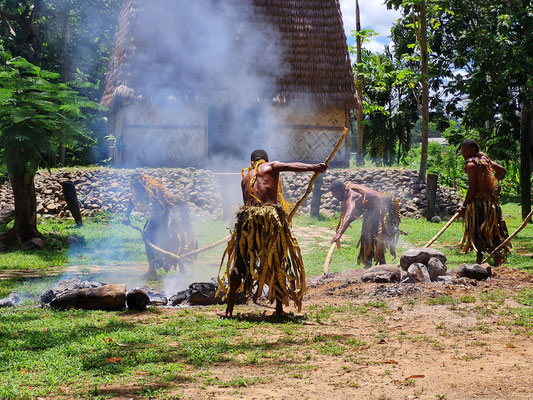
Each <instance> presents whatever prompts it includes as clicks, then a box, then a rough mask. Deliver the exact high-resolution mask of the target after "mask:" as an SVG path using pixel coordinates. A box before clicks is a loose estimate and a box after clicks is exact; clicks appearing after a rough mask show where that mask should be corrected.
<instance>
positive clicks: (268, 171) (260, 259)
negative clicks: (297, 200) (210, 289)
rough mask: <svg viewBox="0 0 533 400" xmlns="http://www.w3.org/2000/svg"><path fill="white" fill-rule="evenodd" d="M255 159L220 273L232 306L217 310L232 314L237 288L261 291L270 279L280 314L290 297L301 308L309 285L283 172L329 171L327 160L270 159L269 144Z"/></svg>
mask: <svg viewBox="0 0 533 400" xmlns="http://www.w3.org/2000/svg"><path fill="white" fill-rule="evenodd" d="M250 159H251V164H252V165H251V167H248V168H245V170H243V174H242V175H243V179H242V182H241V189H242V194H243V200H244V206H243V207H242V208H241V209H240V210H239V212H238V214H237V218H236V219H237V222H236V223H235V228H234V230H233V232H232V237H231V239H230V241H229V242H228V246H227V248H226V252H225V253H224V258H223V259H222V263H221V267H222V264H223V263H224V259H225V257H226V256H227V259H228V260H227V263H226V270H225V273H224V275H223V277H222V279H219V285H220V287H221V288H222V290H223V291H224V292H225V293H226V294H227V307H226V311H225V312H220V313H218V315H219V316H221V317H231V316H232V314H233V306H234V305H235V300H236V297H237V292H238V291H240V290H244V291H245V292H247V294H249V295H254V296H258V295H260V294H261V293H262V292H263V286H264V285H265V284H266V285H267V286H268V299H269V301H270V302H271V303H273V302H274V300H275V301H276V315H277V316H278V317H280V316H282V315H283V305H284V304H285V305H288V303H289V299H291V300H293V302H294V303H295V304H296V306H297V307H298V310H300V309H301V304H302V298H303V295H304V292H305V289H306V287H305V271H304V268H303V262H302V257H301V253H300V248H299V247H298V243H297V242H296V239H295V238H294V237H293V236H292V233H291V231H290V221H289V220H288V218H287V217H288V216H287V213H286V211H285V210H284V209H283V207H282V206H281V204H280V199H279V198H278V193H279V192H280V190H279V189H280V187H279V173H280V172H285V171H292V172H308V171H314V172H324V171H325V170H326V169H327V165H326V164H303V163H298V162H293V163H282V162H279V161H272V162H270V161H269V160H268V155H267V153H266V152H265V151H264V150H255V151H254V152H252V155H251V158H250ZM245 171H246V174H245ZM225 279H227V280H228V281H229V282H228V283H229V287H227V285H226V283H225V282H224V280H225ZM241 286H242V288H241Z"/></svg>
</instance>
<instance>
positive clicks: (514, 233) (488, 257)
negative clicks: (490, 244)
mask: <svg viewBox="0 0 533 400" xmlns="http://www.w3.org/2000/svg"><path fill="white" fill-rule="evenodd" d="M532 216H533V210H531V212H530V213H529V214H528V215H527V216H526V219H524V221H523V222H522V225H520V226H519V227H518V228H517V229H516V231H514V232H513V233H512V235H511V236H509V237H508V238H507V239H505V240H504V241H503V242H501V243H500V245H499V246H498V247H496V248H495V249H494V250H492V251H491V252H490V254H489V255H488V256H487V258H485V259H484V260H483V262H482V264H485V263H487V262H488V261H489V260H490V259H491V258H492V257H493V256H494V254H496V253H497V252H498V250H500V249H501V248H502V247H503V246H505V245H506V244H507V243H509V242H510V241H511V240H512V239H513V238H514V237H515V236H516V235H518V233H519V232H520V231H521V230H522V229H524V228H525V227H526V225H527V223H528V222H529V220H530V219H531V217H532Z"/></svg>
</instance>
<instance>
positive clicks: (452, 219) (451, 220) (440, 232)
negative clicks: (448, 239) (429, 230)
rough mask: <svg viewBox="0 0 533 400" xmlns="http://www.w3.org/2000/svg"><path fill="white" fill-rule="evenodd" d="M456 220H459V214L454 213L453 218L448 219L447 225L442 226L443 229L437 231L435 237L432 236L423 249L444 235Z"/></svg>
mask: <svg viewBox="0 0 533 400" xmlns="http://www.w3.org/2000/svg"><path fill="white" fill-rule="evenodd" d="M457 218H459V213H458V212H457V213H455V215H454V216H453V217H451V218H450V220H449V221H448V223H447V224H446V225H444V227H443V228H442V229H441V230H440V231H439V233H437V234H436V235H435V236H433V238H432V239H431V240H430V241H429V242H427V243H426V244H425V245H424V247H429V246H431V245H432V244H433V242H434V241H435V240H437V239H438V238H439V236H440V235H442V234H443V233H444V231H445V230H446V229H448V228H449V227H450V225H451V224H452V223H453V221H455V220H456V219H457Z"/></svg>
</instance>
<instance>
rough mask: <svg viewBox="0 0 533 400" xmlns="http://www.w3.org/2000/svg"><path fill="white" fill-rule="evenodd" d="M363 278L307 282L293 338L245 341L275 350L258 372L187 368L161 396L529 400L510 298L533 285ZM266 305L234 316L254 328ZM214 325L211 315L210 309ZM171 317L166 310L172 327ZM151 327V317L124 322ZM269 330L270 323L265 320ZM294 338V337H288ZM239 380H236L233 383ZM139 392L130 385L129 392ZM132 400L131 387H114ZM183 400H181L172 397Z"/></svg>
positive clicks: (530, 350)
mask: <svg viewBox="0 0 533 400" xmlns="http://www.w3.org/2000/svg"><path fill="white" fill-rule="evenodd" d="M361 273H362V271H361V270H356V271H350V272H345V273H341V274H337V275H336V276H334V277H333V278H331V279H329V280H326V281H321V280H320V278H318V277H313V278H311V279H310V280H309V284H310V289H309V291H308V294H307V296H306V299H305V301H304V309H303V311H302V312H301V313H297V312H296V310H294V309H292V308H288V309H287V311H292V312H293V313H294V317H293V319H297V318H299V317H302V316H305V317H304V320H303V323H301V324H297V325H296V326H297V328H294V326H292V327H291V328H289V327H287V331H286V332H285V333H280V331H279V329H274V327H272V329H269V327H268V325H267V327H266V328H265V327H261V328H260V329H254V328H252V329H250V330H245V331H243V332H242V334H241V335H242V338H243V340H244V339H245V338H248V339H249V338H251V337H253V340H254V341H255V342H256V343H270V344H271V345H272V347H271V348H272V349H274V350H272V351H269V352H268V354H267V353H265V354H264V358H260V360H259V362H257V363H256V364H252V365H250V364H247V363H244V362H243V363H242V365H241V364H239V362H232V363H230V364H228V363H221V364H213V365H209V367H208V369H207V370H205V369H203V370H202V369H198V370H197V369H195V368H193V367H188V368H189V371H188V373H190V374H191V375H194V376H202V374H208V375H209V379H207V380H206V379H203V378H202V379H199V378H195V379H191V380H188V379H184V380H183V381H180V382H173V383H171V384H170V386H167V387H166V388H165V393H166V396H167V397H166V398H172V397H168V396H178V395H179V396H183V397H182V398H187V399H235V398H242V399H262V400H264V399H288V398H301V399H380V400H385V399H428V400H429V399H532V398H533V393H532V391H531V376H533V364H532V363H531V359H532V357H533V341H532V340H531V334H532V331H531V328H524V327H521V326H518V325H516V324H514V323H513V322H514V321H515V317H516V316H515V315H513V314H512V311H511V312H509V310H513V309H514V308H515V307H518V306H519V304H518V303H517V302H516V301H515V299H514V296H515V295H516V294H517V293H518V292H519V291H520V290H523V289H533V275H531V274H528V273H525V272H522V271H520V270H516V269H511V268H503V269H498V270H497V271H496V272H495V277H494V278H493V279H491V280H489V281H486V282H470V284H465V285H453V284H437V283H430V284H424V285H419V284H417V285H380V284H363V283H361V282H360V281H359V278H360V275H361ZM264 307H265V306H264V305H254V304H251V303H250V304H249V305H247V306H237V308H236V314H237V318H240V319H244V320H250V321H257V320H260V319H261V315H260V312H262V311H264V310H265V308H264ZM204 310H205V312H206V313H207V315H208V316H212V317H213V318H215V316H214V310H209V309H204ZM177 312H178V310H175V309H163V310H162V316H164V317H169V318H171V317H172V315H173V314H175V313H177ZM124 318H126V319H128V320H129V321H136V322H138V323H149V321H150V319H151V318H153V316H150V315H148V314H135V315H129V316H124ZM266 320H267V321H273V320H272V319H269V318H266ZM293 328H294V331H292V332H291V329H293ZM236 377H238V379H237V380H236ZM133 386H134V385H133ZM107 390H108V393H115V394H118V393H121V390H122V393H123V396H120V395H119V396H118V397H114V398H117V399H118V398H120V399H126V398H134V397H135V396H134V395H133V393H135V390H134V387H122V388H118V387H109V388H107ZM175 398H178V397H175Z"/></svg>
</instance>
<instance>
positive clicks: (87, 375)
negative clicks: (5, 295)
mask: <svg viewBox="0 0 533 400" xmlns="http://www.w3.org/2000/svg"><path fill="white" fill-rule="evenodd" d="M136 315H137V314H134V313H130V312H127V311H124V312H119V313H116V312H102V311H81V310H75V311H53V310H47V309H39V308H29V307H24V308H17V309H2V310H0V321H1V322H0V398H1V399H3V400H10V399H30V398H36V397H38V396H54V395H61V390H62V389H63V388H65V387H68V388H69V389H70V390H71V391H72V394H73V395H74V394H75V395H77V396H79V397H80V398H93V397H96V394H102V393H101V390H100V389H98V387H100V386H102V385H104V384H108V385H110V384H111V385H112V384H116V385H122V384H125V383H127V382H130V383H131V382H134V383H137V384H138V385H139V386H140V387H141V389H139V390H140V391H143V393H140V395H141V396H143V397H146V398H150V397H151V396H155V397H153V398H161V397H159V396H157V395H155V393H158V392H157V391H158V390H163V389H164V388H165V387H166V386H167V385H169V384H170V383H174V384H175V382H196V381H199V380H200V381H204V382H205V384H207V385H209V384H214V385H217V386H219V387H229V386H231V387H241V386H248V385H251V384H254V383H257V382H259V379H258V378H257V379H255V378H249V377H248V378H247V377H241V376H236V377H235V378H234V379H231V380H228V381H221V380H219V379H218V378H216V379H215V380H213V378H211V380H209V379H207V380H205V379H204V378H203V377H201V376H200V375H199V373H200V372H201V371H202V370H205V369H208V368H209V366H211V365H213V364H219V363H229V364H235V365H242V364H243V363H244V364H248V361H246V360H247V359H249V358H251V356H252V355H255V354H257V353H258V352H260V353H261V354H262V356H268V357H270V356H271V355H272V354H273V353H275V352H278V351H280V350H283V349H284V348H285V347H288V346H289V344H287V343H285V342H284V341H283V340H282V339H283V337H284V334H283V332H284V330H286V329H287V327H291V326H292V328H291V329H292V330H296V329H298V326H299V325H300V324H301V323H303V322H304V320H298V319H295V320H294V321H292V320H285V321H282V322H272V321H271V322H265V321H262V320H261V318H257V321H246V320H238V319H234V320H221V319H218V318H216V317H214V315H213V313H212V312H211V310H209V309H204V310H194V311H191V310H183V311H181V312H178V313H174V314H172V315H169V314H164V315H159V314H157V313H155V314H148V315H146V314H144V317H143V318H144V319H145V320H146V322H145V323H141V322H140V321H136V320H133V319H132V317H134V316H136ZM268 329H271V330H274V331H275V332H279V333H278V334H279V335H281V337H280V339H279V340H277V341H274V342H263V341H262V339H255V338H254V337H253V336H247V337H242V336H241V333H242V332H245V331H248V330H256V331H257V332H264V331H265V330H268ZM269 352H272V354H269ZM243 356H244V358H243ZM252 364H253V363H252ZM144 383H146V385H144ZM148 383H149V384H148ZM137 394H139V393H137ZM134 395H135V394H134V393H132V394H131V396H129V397H134Z"/></svg>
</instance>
